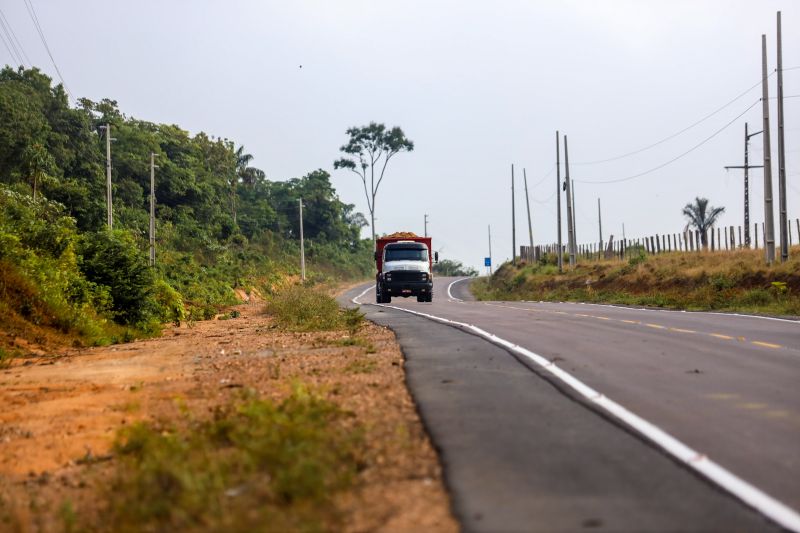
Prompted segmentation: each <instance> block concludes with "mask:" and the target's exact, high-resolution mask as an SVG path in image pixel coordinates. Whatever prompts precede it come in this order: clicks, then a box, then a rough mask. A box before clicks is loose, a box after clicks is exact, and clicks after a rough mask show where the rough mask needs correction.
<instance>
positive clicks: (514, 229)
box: [511, 163, 517, 265]
mask: <svg viewBox="0 0 800 533" xmlns="http://www.w3.org/2000/svg"><path fill="white" fill-rule="evenodd" d="M511 264H512V265H516V264H517V219H516V216H515V213H514V164H513V163H512V164H511Z"/></svg>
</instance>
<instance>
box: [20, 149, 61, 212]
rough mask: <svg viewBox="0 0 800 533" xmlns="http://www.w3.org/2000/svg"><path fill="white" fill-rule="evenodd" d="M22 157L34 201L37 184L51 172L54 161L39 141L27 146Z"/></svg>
mask: <svg viewBox="0 0 800 533" xmlns="http://www.w3.org/2000/svg"><path fill="white" fill-rule="evenodd" d="M22 157H23V160H24V164H25V167H26V168H25V170H26V171H27V174H28V176H29V177H30V180H31V186H32V187H33V201H34V202H35V201H36V193H37V192H38V189H39V186H40V185H41V183H42V181H43V180H45V179H47V178H49V177H50V172H52V169H53V167H54V166H55V161H54V160H53V156H51V155H50V154H49V153H48V152H47V150H46V149H45V147H44V146H42V145H41V144H39V143H34V144H32V145H30V146H28V147H27V148H26V149H25V152H24V153H23V156H22Z"/></svg>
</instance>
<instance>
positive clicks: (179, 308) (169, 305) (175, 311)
mask: <svg viewBox="0 0 800 533" xmlns="http://www.w3.org/2000/svg"><path fill="white" fill-rule="evenodd" d="M154 296H155V301H156V304H157V305H158V312H159V321H160V322H162V323H163V322H171V323H172V324H174V325H176V326H180V325H181V321H182V320H184V319H185V318H186V309H185V308H184V306H183V297H181V294H180V293H179V292H178V291H176V290H175V289H173V288H172V287H170V286H169V284H168V283H167V282H166V281H164V280H162V279H160V280H158V281H156V283H155V287H154Z"/></svg>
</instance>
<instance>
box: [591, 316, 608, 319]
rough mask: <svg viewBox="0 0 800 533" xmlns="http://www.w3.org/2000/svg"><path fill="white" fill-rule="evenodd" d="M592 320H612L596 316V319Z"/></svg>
mask: <svg viewBox="0 0 800 533" xmlns="http://www.w3.org/2000/svg"><path fill="white" fill-rule="evenodd" d="M592 318H596V319H598V320H611V319H610V318H608V317H607V316H595V317H592Z"/></svg>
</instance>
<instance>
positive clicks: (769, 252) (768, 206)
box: [761, 34, 775, 265]
mask: <svg viewBox="0 0 800 533" xmlns="http://www.w3.org/2000/svg"><path fill="white" fill-rule="evenodd" d="M767 82H768V76H767V36H766V35H764V34H762V35H761V110H762V114H763V118H764V127H763V128H762V130H763V131H764V254H765V256H766V260H767V264H768V265H771V264H772V263H773V262H774V261H775V218H774V213H773V211H772V156H771V151H772V148H771V145H770V142H769V84H768V83H767Z"/></svg>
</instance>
